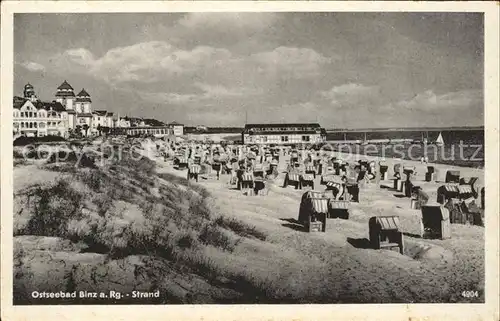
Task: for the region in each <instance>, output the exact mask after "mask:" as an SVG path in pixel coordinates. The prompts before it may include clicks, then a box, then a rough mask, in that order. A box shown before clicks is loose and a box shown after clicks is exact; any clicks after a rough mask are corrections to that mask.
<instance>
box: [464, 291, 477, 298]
mask: <svg viewBox="0 0 500 321" xmlns="http://www.w3.org/2000/svg"><path fill="white" fill-rule="evenodd" d="M462 296H463V297H464V298H477V297H478V296H479V293H478V292H477V291H463V292H462Z"/></svg>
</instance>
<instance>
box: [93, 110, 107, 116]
mask: <svg viewBox="0 0 500 321" xmlns="http://www.w3.org/2000/svg"><path fill="white" fill-rule="evenodd" d="M106 113H107V112H106V111H105V110H94V114H95V115H97V116H106Z"/></svg>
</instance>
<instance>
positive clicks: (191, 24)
mask: <svg viewBox="0 0 500 321" xmlns="http://www.w3.org/2000/svg"><path fill="white" fill-rule="evenodd" d="M277 19H278V18H277V16H276V14H274V13H239V12H210V13H207V12H192V13H188V14H186V15H185V16H184V17H183V18H181V19H180V20H179V21H178V23H179V25H180V26H182V27H185V28H188V29H197V28H203V29H207V28H208V29H219V30H220V31H224V32H226V33H227V32H228V31H234V30H235V29H238V30H240V29H244V30H248V31H258V30H264V29H267V28H269V27H270V26H271V25H273V24H274V23H275V21H276V20H277Z"/></svg>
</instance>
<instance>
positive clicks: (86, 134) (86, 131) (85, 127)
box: [83, 124, 89, 136]
mask: <svg viewBox="0 0 500 321" xmlns="http://www.w3.org/2000/svg"><path fill="white" fill-rule="evenodd" d="M83 130H84V131H85V136H88V135H89V133H88V131H89V125H87V124H84V125H83Z"/></svg>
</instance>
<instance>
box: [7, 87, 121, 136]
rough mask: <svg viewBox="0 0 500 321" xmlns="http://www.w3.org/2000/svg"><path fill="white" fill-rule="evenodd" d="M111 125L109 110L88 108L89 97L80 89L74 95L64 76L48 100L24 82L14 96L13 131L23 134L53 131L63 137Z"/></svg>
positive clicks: (111, 115) (95, 131)
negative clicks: (21, 92) (21, 88)
mask: <svg viewBox="0 0 500 321" xmlns="http://www.w3.org/2000/svg"><path fill="white" fill-rule="evenodd" d="M99 125H100V127H113V126H114V121H113V113H109V112H107V111H103V110H100V111H96V112H93V111H92V99H91V98H90V95H89V93H88V92H87V91H86V90H85V89H82V90H81V91H80V92H79V93H78V94H76V95H75V92H74V89H73V87H72V86H71V85H70V84H69V83H68V82H67V81H66V80H65V81H64V82H63V83H62V84H61V85H60V86H59V87H57V92H56V94H55V100H53V101H52V102H43V101H40V100H39V99H38V97H37V96H36V94H35V89H34V87H33V85H31V84H29V83H28V84H26V85H25V86H24V92H23V97H18V96H16V97H14V133H15V135H25V136H47V135H57V136H63V137H67V136H69V134H70V133H76V132H79V133H80V134H82V135H84V136H90V135H98V134H100V132H99V130H98V127H99Z"/></svg>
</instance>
